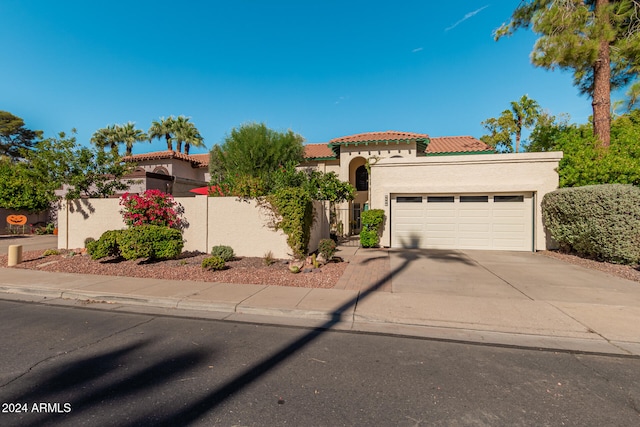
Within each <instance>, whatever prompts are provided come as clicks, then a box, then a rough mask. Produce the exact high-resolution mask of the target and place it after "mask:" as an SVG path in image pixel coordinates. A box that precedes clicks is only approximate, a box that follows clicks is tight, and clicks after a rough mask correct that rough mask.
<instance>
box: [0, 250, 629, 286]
mask: <svg viewBox="0 0 640 427" xmlns="http://www.w3.org/2000/svg"><path fill="white" fill-rule="evenodd" d="M43 252H44V251H31V252H25V253H24V254H23V260H24V262H23V263H21V264H19V265H18V266H16V267H15V268H26V269H32V270H41V271H52V272H60V273H81V274H99V275H106V276H126V277H146V278H156V279H169V280H194V281H201V282H222V283H249V284H257V285H279V286H295V287H304V288H333V287H334V286H335V284H336V283H337V282H338V280H340V277H341V276H342V274H343V273H344V270H345V269H346V268H347V265H348V263H346V262H331V263H328V264H326V265H324V266H323V267H322V268H320V269H319V270H314V271H313V272H309V273H298V274H293V273H291V272H290V271H289V268H288V262H287V261H286V260H276V262H275V263H273V264H271V265H266V264H265V262H264V260H263V259H262V258H251V257H245V258H238V259H236V260H233V261H230V262H228V263H227V266H228V268H227V269H225V270H222V271H205V270H203V269H202V267H201V266H200V265H201V263H202V260H203V259H204V258H205V257H206V256H207V255H206V254H201V253H183V254H182V255H181V256H180V258H178V259H173V260H167V261H158V262H140V261H121V260H106V261H93V260H91V258H89V257H88V256H87V255H84V254H76V255H74V256H70V254H69V252H70V251H61V254H60V255H51V256H46V257H45V256H43ZM539 253H540V254H542V255H544V256H548V257H552V258H556V259H559V260H561V261H564V262H567V263H570V264H575V265H579V266H581V267H585V268H590V269H593V270H598V271H602V272H604V273H608V274H611V275H613V276H616V277H621V278H623V279H627V280H632V281H636V282H640V267H638V266H629V265H619V264H610V263H606V262H600V261H595V260H591V259H586V258H581V257H579V256H576V255H572V254H565V253H561V252H557V251H541V252H539ZM6 265H7V255H0V266H3V267H6Z"/></svg>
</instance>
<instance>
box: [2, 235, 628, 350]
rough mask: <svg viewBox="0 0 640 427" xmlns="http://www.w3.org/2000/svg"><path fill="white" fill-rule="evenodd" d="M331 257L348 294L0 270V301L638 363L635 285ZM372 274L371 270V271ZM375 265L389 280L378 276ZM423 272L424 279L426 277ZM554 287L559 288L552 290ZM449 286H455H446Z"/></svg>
mask: <svg viewBox="0 0 640 427" xmlns="http://www.w3.org/2000/svg"><path fill="white" fill-rule="evenodd" d="M340 250H341V251H340V255H341V256H342V257H343V258H345V260H346V261H349V262H350V264H349V266H348V267H347V271H346V272H345V277H347V278H350V279H348V281H349V283H351V285H348V284H347V285H345V283H344V282H343V286H342V289H306V288H289V287H280V286H264V285H238V284H225V283H203V282H190V281H172V280H157V279H138V278H136V279H132V278H127V277H111V276H97V275H83V274H67V273H49V272H42V271H36V270H26V269H20V268H0V298H1V299H9V300H23V301H24V300H26V301H33V302H39V303H45V304H60V305H71V306H87V305H89V306H91V307H95V308H100V309H107V310H115V311H135V312H145V313H154V314H162V315H177V316H189V317H204V318H212V319H220V320H232V321H245V322H258V323H269V324H281V325H292V326H304V327H320V328H327V329H329V328H330V329H338V330H349V331H362V332H372V333H388V334H398V335H408V336H417V337H429V338H435V339H443V340H454V341H465V342H480V343H488V344H499V345H513V346H525V347H533V348H546V349H558V350H571V351H583V352H595V353H607V354H623V355H636V356H638V355H640V328H638V326H637V325H638V324H640V285H639V284H638V283H635V282H630V281H625V280H623V279H617V278H615V277H612V276H609V275H606V274H604V273H599V272H594V271H591V270H586V269H583V268H581V267H576V266H570V265H568V264H565V263H562V262H560V261H557V260H553V259H549V258H547V257H542V256H541V255H536V254H518V253H511V255H507V254H505V253H502V254H498V255H495V254H491V253H486V252H481V251H479V252H472V251H450V252H449V253H448V255H447V256H445V257H443V255H442V254H440V253H437V252H436V253H435V255H434V253H433V252H424V251H423V252H420V251H415V252H412V251H389V250H362V249H358V248H355V247H354V248H349V247H341V248H340ZM496 256H499V257H502V258H504V257H505V256H507V257H509V256H510V257H511V258H510V259H509V262H502V263H495V259H496ZM531 257H542V259H540V260H538V259H537V258H531ZM518 260H520V261H519V262H518ZM532 260H533V261H532ZM374 262H375V263H377V264H376V265H377V266H378V267H376V268H370V266H371V265H373V264H372V263H374ZM492 263H494V264H495V265H493V264H492ZM534 263H539V264H540V265H543V266H544V269H543V270H544V271H543V272H541V271H538V272H537V273H538V274H540V273H542V274H543V276H542V277H546V279H545V280H546V281H547V282H546V283H545V284H544V285H542V284H538V286H537V287H536V286H534V285H535V283H532V282H534V281H535V277H536V276H535V275H534V273H536V272H535V271H533V270H536V269H537V270H540V266H539V265H531V264H534ZM385 265H386V266H388V267H387V268H388V271H387V273H386V274H383V268H384V266H385ZM447 265H448V266H449V267H447ZM380 266H383V267H380ZM465 266H466V267H465ZM447 268H449V270H450V271H447ZM367 269H368V270H370V271H373V273H370V274H369V275H368V276H366V278H365V276H364V275H362V274H359V273H358V272H362V271H365V270H367ZM527 269H531V270H532V271H531V272H530V273H531V274H527ZM425 271H430V272H431V273H430V274H428V275H427V274H425ZM567 271H568V272H570V277H567ZM483 272H484V273H483ZM518 272H520V273H518ZM516 273H518V274H516ZM510 275H512V277H511V276H510ZM545 275H546V276H545ZM599 275H601V276H599ZM562 276H564V277H565V279H563V280H560V279H557V278H558V277H562ZM587 277H591V278H593V277H595V280H592V283H598V284H599V285H598V289H596V288H594V287H593V286H591V285H589V283H591V282H589V283H587V284H585V283H586V282H585V280H586V279H585V278H587ZM554 278H555V279H554ZM451 281H454V282H455V283H456V286H445V285H447V283H448V282H451ZM560 282H562V285H560ZM354 283H356V284H357V283H359V286H356V285H354ZM594 286H595V285H594ZM337 287H339V286H337ZM536 293H537V294H536ZM532 295H533V296H532Z"/></svg>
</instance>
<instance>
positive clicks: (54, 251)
mask: <svg viewBox="0 0 640 427" xmlns="http://www.w3.org/2000/svg"><path fill="white" fill-rule="evenodd" d="M51 255H60V251H59V250H57V249H47V250H46V251H44V252H43V253H42V256H51Z"/></svg>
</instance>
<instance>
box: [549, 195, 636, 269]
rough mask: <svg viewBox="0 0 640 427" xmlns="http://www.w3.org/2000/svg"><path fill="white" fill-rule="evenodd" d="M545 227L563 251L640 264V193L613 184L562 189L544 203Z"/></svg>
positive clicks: (617, 261)
mask: <svg viewBox="0 0 640 427" xmlns="http://www.w3.org/2000/svg"><path fill="white" fill-rule="evenodd" d="M542 216H543V219H544V223H545V225H546V227H547V229H548V230H549V233H550V234H551V236H552V237H553V239H554V240H555V241H556V242H558V244H559V245H560V249H562V250H565V251H572V252H576V253H578V254H580V255H585V256H589V257H593V258H596V259H599V260H602V261H608V262H614V263H623V264H635V263H638V262H639V261H640V189H639V188H637V187H633V186H631V185H621V184H609V185H593V186H585V187H575V188H562V189H559V190H556V191H554V192H552V193H548V194H546V195H545V197H544V199H543V200H542Z"/></svg>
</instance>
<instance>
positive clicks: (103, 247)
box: [87, 230, 124, 259]
mask: <svg viewBox="0 0 640 427" xmlns="http://www.w3.org/2000/svg"><path fill="white" fill-rule="evenodd" d="M123 231H124V230H110V231H105V232H104V233H102V236H100V238H99V239H98V240H94V241H93V242H87V253H88V254H89V255H91V259H102V258H106V257H112V256H120V245H119V244H118V239H119V237H120V235H121V234H122V232H123Z"/></svg>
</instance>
